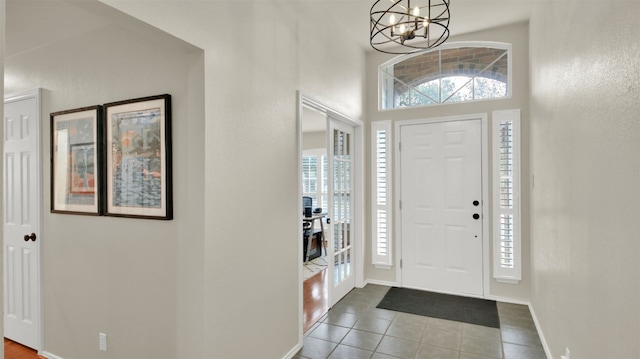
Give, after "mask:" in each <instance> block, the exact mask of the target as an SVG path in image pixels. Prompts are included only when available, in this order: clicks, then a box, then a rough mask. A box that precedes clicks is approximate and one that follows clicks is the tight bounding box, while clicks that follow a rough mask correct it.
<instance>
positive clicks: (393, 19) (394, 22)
mask: <svg viewBox="0 0 640 359" xmlns="http://www.w3.org/2000/svg"><path fill="white" fill-rule="evenodd" d="M395 24H396V16H395V15H394V14H391V16H389V25H391V26H393V25H395Z"/></svg>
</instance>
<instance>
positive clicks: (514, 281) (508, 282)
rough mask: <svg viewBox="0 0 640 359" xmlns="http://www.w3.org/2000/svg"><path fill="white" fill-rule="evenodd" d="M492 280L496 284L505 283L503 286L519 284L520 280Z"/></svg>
mask: <svg viewBox="0 0 640 359" xmlns="http://www.w3.org/2000/svg"><path fill="white" fill-rule="evenodd" d="M494 279H495V280H496V282H498V283H505V284H518V283H520V279H513V278H494Z"/></svg>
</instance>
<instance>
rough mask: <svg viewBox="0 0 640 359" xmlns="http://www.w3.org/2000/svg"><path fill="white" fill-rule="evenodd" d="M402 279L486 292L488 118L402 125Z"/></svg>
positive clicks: (422, 284)
mask: <svg viewBox="0 0 640 359" xmlns="http://www.w3.org/2000/svg"><path fill="white" fill-rule="evenodd" d="M400 141H401V151H400V166H401V170H400V172H401V173H400V176H401V190H400V191H401V206H402V208H401V216H402V223H401V225H402V228H401V233H402V249H401V255H402V285H403V286H405V287H411V288H418V289H426V290H433V291H439V292H449V293H459V294H469V295H478V296H480V295H482V293H483V282H482V278H483V272H482V269H483V248H482V245H483V243H482V242H483V241H482V218H481V215H482V203H481V202H482V172H481V169H482V148H481V121H480V120H467V121H449V122H434V123H423V124H414V125H403V126H401V127H400Z"/></svg>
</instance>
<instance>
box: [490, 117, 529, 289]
mask: <svg viewBox="0 0 640 359" xmlns="http://www.w3.org/2000/svg"><path fill="white" fill-rule="evenodd" d="M493 154H494V155H493V168H494V169H493V183H494V186H493V208H494V213H493V218H494V219H493V221H494V223H493V233H494V235H493V261H494V265H493V275H494V278H496V279H497V280H498V281H502V282H510V283H517V282H518V281H520V279H521V277H522V274H521V265H522V264H521V240H520V232H521V225H520V223H521V222H520V110H506V111H494V112H493Z"/></svg>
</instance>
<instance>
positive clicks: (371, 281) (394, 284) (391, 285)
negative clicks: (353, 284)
mask: <svg viewBox="0 0 640 359" xmlns="http://www.w3.org/2000/svg"><path fill="white" fill-rule="evenodd" d="M367 284H375V285H386V286H388V287H397V286H398V283H396V282H387V281H384V280H376V279H367V280H365V281H364V285H367Z"/></svg>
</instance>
